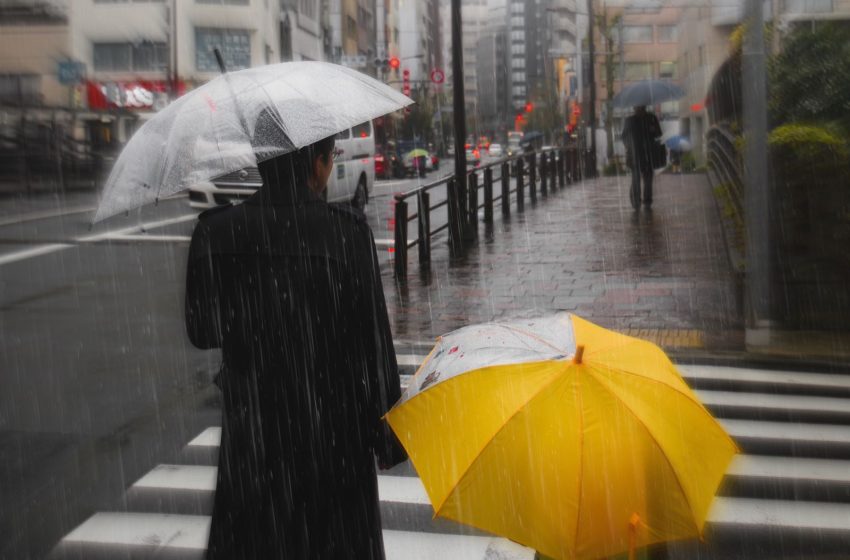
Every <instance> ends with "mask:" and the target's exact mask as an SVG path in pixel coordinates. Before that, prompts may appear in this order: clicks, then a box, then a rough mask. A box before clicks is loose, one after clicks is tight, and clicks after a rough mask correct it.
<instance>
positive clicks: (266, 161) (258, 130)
mask: <svg viewBox="0 0 850 560" xmlns="http://www.w3.org/2000/svg"><path fill="white" fill-rule="evenodd" d="M251 143H252V145H253V146H254V153H255V154H256V156H257V167H258V168H259V169H260V172H261V174H262V173H263V170H264V169H268V168H269V167H271V166H274V167H275V168H277V169H278V170H283V169H291V175H292V177H293V178H295V179H298V180H300V179H305V178H306V177H309V176H310V174H311V173H312V172H313V162H315V161H316V158H319V157H320V158H322V159H323V160H324V161H325V162H327V161H328V159H329V158H332V157H333V149H334V144H335V141H334V136H328V137H327V138H322V139H321V140H319V141H318V142H314V143H313V144H310V145H309V146H304V147H303V148H300V149H295V146H294V144H293V143H292V141H291V140H290V138H289V136H288V135H287V133H286V127H285V125H284V124H283V123H282V122H281V119H280V117H279V115H278V113H277V111H275V110H274V109H263V110H262V111H261V112H260V116H259V117H257V122H256V124H255V126H254V134H253V137H252V139H251ZM281 151H285V153H281Z"/></svg>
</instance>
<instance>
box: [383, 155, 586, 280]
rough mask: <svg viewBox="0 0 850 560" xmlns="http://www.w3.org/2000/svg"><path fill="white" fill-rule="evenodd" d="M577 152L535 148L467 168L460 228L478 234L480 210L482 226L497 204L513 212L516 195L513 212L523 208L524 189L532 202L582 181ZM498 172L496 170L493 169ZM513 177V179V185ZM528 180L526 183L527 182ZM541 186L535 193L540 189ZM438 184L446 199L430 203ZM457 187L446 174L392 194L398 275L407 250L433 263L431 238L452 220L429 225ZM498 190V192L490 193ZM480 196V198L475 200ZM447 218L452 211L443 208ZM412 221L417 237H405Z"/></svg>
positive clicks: (490, 218)
mask: <svg viewBox="0 0 850 560" xmlns="http://www.w3.org/2000/svg"><path fill="white" fill-rule="evenodd" d="M579 159H580V158H579V151H578V149H577V148H576V147H575V146H568V147H560V148H553V149H547V150H539V151H536V152H531V153H525V154H519V155H516V156H512V157H508V158H504V159H500V160H498V161H495V162H492V163H489V164H487V165H483V166H481V167H476V168H473V169H470V170H468V171H467V172H466V175H467V189H466V193H465V196H464V193H460V196H461V197H462V198H463V200H461V201H460V208H461V214H460V216H461V221H462V222H463V223H462V224H461V226H462V230H463V231H464V233H465V234H466V236H467V237H469V238H474V237H475V236H476V235H477V232H478V213H479V210H482V209H483V210H484V215H483V220H484V223H485V224H491V223H493V219H494V208H495V206H496V205H499V207H500V208H501V212H502V215H503V216H509V215H510V213H511V203H512V195H516V198H515V204H516V210H517V211H518V212H522V211H523V209H524V206H525V199H526V190H527V191H528V198H529V199H530V200H531V201H535V200H537V197H538V194H539V195H540V196H543V197H545V196H547V195H548V193H550V192H554V191H555V190H557V189H561V188H564V187H566V186H567V185H569V184H572V183H574V182H576V181H579V180H581V176H580V174H581V165H580V163H579ZM496 172H498V173H496ZM511 177H516V182H515V185H514V186H513V188H512V187H511ZM526 181H527V183H526ZM538 187H539V193H538ZM439 188H444V189H446V191H445V192H446V199H445V200H443V201H441V202H438V203H436V204H434V205H432V204H431V193H432V192H433V191H434V190H436V189H439ZM455 188H456V185H455V176H454V175H449V176H447V177H443V178H442V179H439V180H437V181H434V182H432V183H428V184H426V185H423V186H421V187H418V188H416V189H413V190H411V191H408V192H405V193H400V194H397V195H396V196H395V243H394V246H395V266H394V272H395V277H396V278H397V279H404V278H405V277H406V276H407V260H408V251H409V250H410V249H412V248H414V247H416V248H417V249H418V253H419V263H420V265H422V264H426V265H427V264H429V263H430V262H431V244H432V241H433V239H434V237H435V236H436V235H437V234H439V233H441V232H443V231H445V230H448V229H449V227H450V223H449V221H448V219H447V220H446V223H443V224H440V225H437V226H436V227H435V226H434V225H433V224H432V223H431V215H432V212H433V211H434V210H437V209H439V208H441V207H443V206H448V204H449V200H450V193H451V192H453V191H454V190H455ZM494 189H495V190H498V194H496V193H495V192H494ZM412 199H415V200H416V212H414V213H413V214H410V213H409V210H410V202H409V201H410V200H412ZM481 199H483V201H482V202H479V200H481ZM446 214H447V217H448V216H449V215H450V212H447V213H446ZM413 221H416V232H417V237H416V239H414V240H413V241H410V240H409V229H410V223H411V222H413Z"/></svg>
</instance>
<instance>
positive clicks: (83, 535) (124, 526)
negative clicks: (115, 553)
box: [61, 512, 212, 550]
mask: <svg viewBox="0 0 850 560" xmlns="http://www.w3.org/2000/svg"><path fill="white" fill-rule="evenodd" d="M211 519H212V518H211V517H210V516H208V515H176V514H164V513H156V514H152V513H124V512H114V513H111V512H100V513H95V514H94V515H92V516H91V517H89V518H88V519H87V520H86V521H84V522H83V523H82V525H80V526H79V527H77V528H76V529H74V530H73V531H71V532H70V533H69V534H68V535H67V536H66V537H65V538H64V539H62V541H61V542H62V543H91V544H111V545H130V546H153V547H157V548H160V547H167V548H178V549H200V550H203V549H205V548H206V547H207V541H208V540H209V534H210V521H211Z"/></svg>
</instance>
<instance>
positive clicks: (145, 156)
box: [95, 62, 412, 221]
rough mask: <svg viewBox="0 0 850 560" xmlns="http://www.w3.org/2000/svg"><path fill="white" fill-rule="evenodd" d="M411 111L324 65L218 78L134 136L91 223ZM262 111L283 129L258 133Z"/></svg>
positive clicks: (369, 81) (387, 93)
mask: <svg viewBox="0 0 850 560" xmlns="http://www.w3.org/2000/svg"><path fill="white" fill-rule="evenodd" d="M411 103H412V100H411V99H409V98H408V97H407V96H405V95H402V94H401V93H399V92H397V91H396V90H394V89H392V88H391V87H390V86H388V85H386V84H383V83H381V82H378V81H377V80H375V79H373V78H371V77H369V76H367V75H365V74H362V73H360V72H357V71H354V70H351V69H349V68H345V67H343V66H339V65H335V64H329V63H324V62H286V63H281V64H274V65H270V66H263V67H260V68H250V69H247V70H241V71H238V72H233V73H229V74H225V75H223V76H219V77H218V78H216V79H214V80H212V81H210V82H208V83H207V84H204V85H203V86H201V87H199V88H198V89H196V90H194V91H192V92H191V93H189V94H187V95H185V96H183V97H181V98H180V99H178V100H176V101H175V102H174V103H172V104H171V105H169V106H168V107H166V108H165V109H163V110H162V111H161V112H160V113H158V114H157V115H156V117H154V118H153V119H151V120H150V121H148V122H146V123H145V124H144V125H143V126H142V127H141V128H140V129H139V130H138V131H137V132H136V133H135V135H134V136H133V137H132V138H131V139H130V142H128V144H127V146H126V147H125V148H124V150H123V151H122V153H121V155H120V156H119V158H118V160H117V162H116V163H115V166H114V168H113V169H112V172H111V173H110V175H109V178H108V179H107V181H106V185H105V186H104V190H103V195H102V197H101V200H100V204H99V206H98V209H97V213H96V215H95V221H99V220H102V219H104V218H107V217H109V216H112V215H115V214H118V213H120V212H123V211H126V210H130V209H133V208H137V207H140V206H143V205H145V204H149V203H152V202H155V201H156V200H158V199H160V198H162V197H165V196H168V195H171V194H174V193H177V192H179V191H182V190H184V189H187V188H189V187H191V186H192V185H193V184H197V183H200V182H204V181H209V180H210V179H212V178H214V177H217V176H219V175H222V174H224V173H228V172H231V171H235V170H237V169H241V168H244V167H248V166H252V165H256V164H257V162H258V161H262V160H264V159H269V158H272V157H275V156H278V155H281V154H284V153H287V152H290V151H292V150H296V149H298V148H302V147H304V146H307V145H310V144H312V143H314V142H317V141H319V140H321V139H323V138H327V137H328V136H332V135H334V134H336V133H337V132H340V131H342V130H345V129H347V128H350V127H352V126H354V125H357V124H360V123H363V122H366V121H368V120H371V119H374V118H376V117H379V116H381V115H385V114H387V113H391V112H393V111H396V110H398V109H401V108H403V107H405V106H407V105H409V104H411ZM263 111H267V112H269V113H271V116H272V118H273V120H275V121H277V122H278V124H279V126H278V127H263V128H260V129H256V126H255V125H256V123H257V121H258V117H259V116H260V114H261V113H262V112H263Z"/></svg>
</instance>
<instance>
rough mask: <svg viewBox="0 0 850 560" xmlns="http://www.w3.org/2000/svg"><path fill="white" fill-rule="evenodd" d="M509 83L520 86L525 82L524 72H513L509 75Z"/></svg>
mask: <svg viewBox="0 0 850 560" xmlns="http://www.w3.org/2000/svg"><path fill="white" fill-rule="evenodd" d="M511 81H513V83H515V84H521V83H524V82H525V72H514V73H513V74H511Z"/></svg>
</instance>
